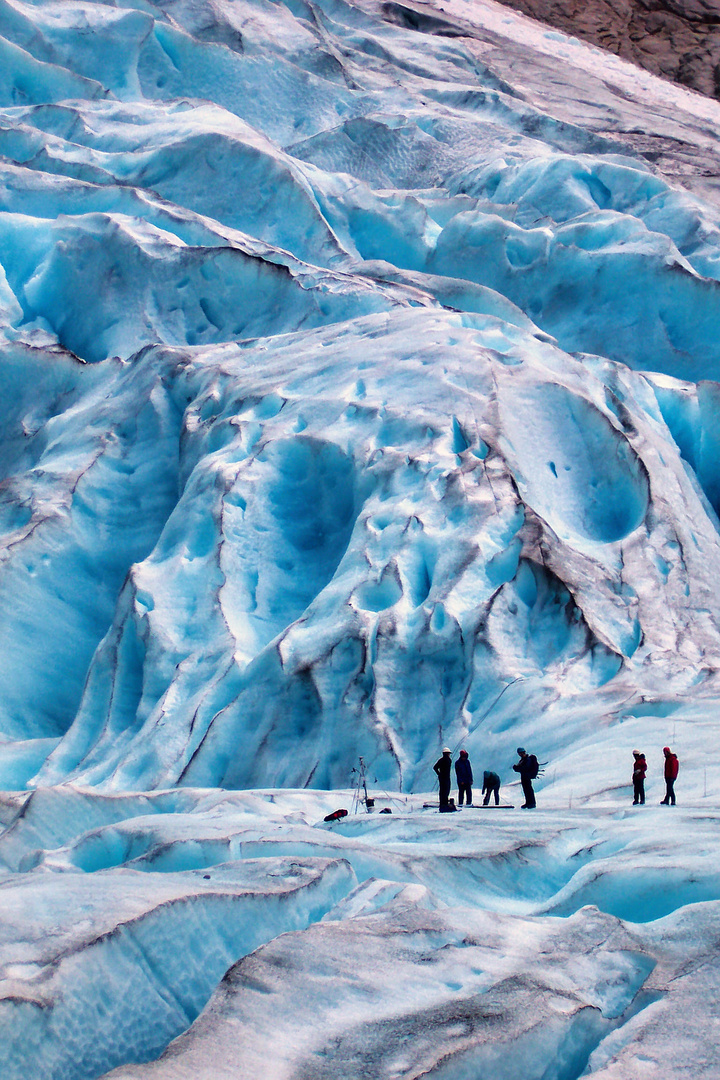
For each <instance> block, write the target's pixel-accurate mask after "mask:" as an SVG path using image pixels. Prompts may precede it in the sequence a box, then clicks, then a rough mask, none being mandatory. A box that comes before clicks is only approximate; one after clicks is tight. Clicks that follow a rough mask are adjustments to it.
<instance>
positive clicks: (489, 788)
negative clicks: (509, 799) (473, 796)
mask: <svg viewBox="0 0 720 1080" xmlns="http://www.w3.org/2000/svg"><path fill="white" fill-rule="evenodd" d="M492 794H494V795H495V805H496V806H499V805H500V777H499V776H498V774H497V773H496V772H487V771H485V772H484V773H483V795H484V796H485V798H484V799H483V806H487V804H488V803H489V802H490V796H491V795H492Z"/></svg>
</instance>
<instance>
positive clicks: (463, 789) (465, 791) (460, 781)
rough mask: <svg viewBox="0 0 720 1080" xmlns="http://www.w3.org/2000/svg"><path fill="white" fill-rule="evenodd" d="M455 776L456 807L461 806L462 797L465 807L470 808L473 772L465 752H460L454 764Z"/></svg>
mask: <svg viewBox="0 0 720 1080" xmlns="http://www.w3.org/2000/svg"><path fill="white" fill-rule="evenodd" d="M455 775H456V777H457V785H458V806H462V804H463V796H465V799H466V801H467V805H468V806H472V783H473V771H472V765H471V764H470V758H469V757H468V752H467V750H461V751H460V757H459V758H458V759H457V761H456V762H455Z"/></svg>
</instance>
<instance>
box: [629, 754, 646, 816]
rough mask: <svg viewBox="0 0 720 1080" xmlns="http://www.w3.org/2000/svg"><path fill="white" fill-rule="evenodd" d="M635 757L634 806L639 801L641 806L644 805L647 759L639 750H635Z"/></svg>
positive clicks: (633, 777) (633, 776)
mask: <svg viewBox="0 0 720 1080" xmlns="http://www.w3.org/2000/svg"><path fill="white" fill-rule="evenodd" d="M633 759H634V760H633V774H632V779H633V806H637V805H638V803H639V804H640V805H641V806H644V805H645V773H646V772H647V761H646V760H645V755H644V754H641V753H640V751H639V750H633Z"/></svg>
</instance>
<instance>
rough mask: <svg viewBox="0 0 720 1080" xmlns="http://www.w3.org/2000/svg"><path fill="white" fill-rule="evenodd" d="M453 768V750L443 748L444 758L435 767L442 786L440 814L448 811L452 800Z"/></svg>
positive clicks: (447, 747) (439, 759) (446, 747)
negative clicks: (451, 775) (451, 777)
mask: <svg viewBox="0 0 720 1080" xmlns="http://www.w3.org/2000/svg"><path fill="white" fill-rule="evenodd" d="M451 766H452V750H451V749H450V747H449V746H443V752H442V757H441V758H438V760H437V761H436V762H435V764H434V765H433V770H434V771H435V772H436V773H437V778H438V781H439V784H440V813H441V814H442V813H443V812H444V811H446V810H447V809H448V806H449V803H448V800H449V798H450V768H451Z"/></svg>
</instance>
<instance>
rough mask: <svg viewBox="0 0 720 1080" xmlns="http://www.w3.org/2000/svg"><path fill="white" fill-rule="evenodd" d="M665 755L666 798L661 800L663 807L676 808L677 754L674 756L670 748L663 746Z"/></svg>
mask: <svg viewBox="0 0 720 1080" xmlns="http://www.w3.org/2000/svg"><path fill="white" fill-rule="evenodd" d="M663 754H664V755H665V769H664V775H665V798H664V799H661V801H660V805H661V806H674V805H675V781H676V780H677V774H678V768H679V764H678V759H677V754H673V752H672V750H671V749H670V747H669V746H663Z"/></svg>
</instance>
